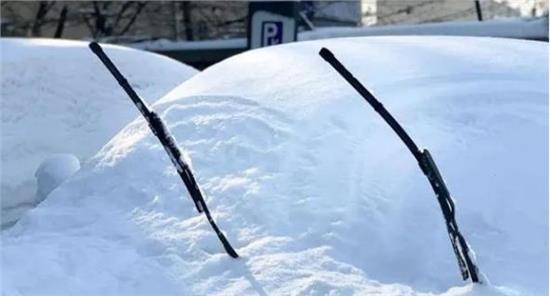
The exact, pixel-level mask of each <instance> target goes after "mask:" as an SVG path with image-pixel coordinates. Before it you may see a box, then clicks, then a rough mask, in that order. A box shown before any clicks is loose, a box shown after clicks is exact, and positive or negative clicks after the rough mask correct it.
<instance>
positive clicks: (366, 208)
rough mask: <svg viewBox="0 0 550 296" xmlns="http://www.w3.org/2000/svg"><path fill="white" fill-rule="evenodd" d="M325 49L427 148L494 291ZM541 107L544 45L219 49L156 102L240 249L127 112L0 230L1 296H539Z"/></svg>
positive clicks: (542, 276)
mask: <svg viewBox="0 0 550 296" xmlns="http://www.w3.org/2000/svg"><path fill="white" fill-rule="evenodd" d="M323 46H325V47H327V48H329V49H331V50H332V51H333V52H334V53H335V55H336V56H337V57H338V58H339V59H340V60H341V61H342V62H343V63H344V64H345V65H346V66H347V67H348V68H349V69H350V71H352V72H353V73H354V74H355V75H356V77H357V78H358V79H359V80H361V81H362V82H363V83H364V84H365V85H366V86H367V87H368V88H369V89H370V90H371V91H372V92H373V93H374V94H375V95H376V96H377V97H378V98H379V99H380V100H381V101H382V102H383V103H384V104H385V106H386V107H387V108H388V109H389V110H390V112H392V113H393V114H394V116H395V117H396V118H397V119H398V120H399V121H400V122H401V123H402V124H403V126H404V127H405V129H406V130H407V131H408V132H409V133H410V134H411V136H412V137H413V138H414V139H415V140H416V141H417V143H418V144H419V146H421V147H422V146H425V147H428V148H429V149H430V151H431V152H432V154H433V156H434V158H435V160H436V162H437V163H438V165H439V167H440V170H441V171H442V173H443V176H444V177H445V178H446V181H447V183H448V186H449V189H450V191H451V193H452V194H453V196H454V197H455V200H456V206H457V214H458V218H457V220H458V223H459V226H460V227H461V230H462V232H463V234H464V235H465V236H466V238H467V239H468V240H469V243H470V244H471V246H472V248H473V250H474V251H475V252H476V254H477V259H478V263H479V267H480V269H481V271H482V272H483V273H484V274H486V275H487V276H488V278H489V279H490V281H491V283H492V284H493V285H494V286H498V287H499V288H495V287H487V286H485V287H472V286H471V285H466V284H465V283H463V282H461V281H460V278H459V274H458V269H457V266H456V261H455V258H454V255H453V254H452V250H451V247H450V244H449V241H448V237H447V234H446V230H445V226H444V223H443V218H442V216H441V213H440V211H439V209H438V205H437V202H436V200H435V197H434V194H433V192H432V191H431V189H430V187H429V184H428V182H427V181H426V179H425V177H424V176H423V175H422V173H421V171H420V169H419V168H418V167H417V165H416V163H415V161H414V159H413V158H412V156H411V155H410V153H409V152H408V151H407V150H406V148H405V147H404V145H403V144H402V143H401V142H400V141H399V140H398V139H397V137H396V136H395V135H394V134H393V132H392V131H391V130H390V128H389V127H387V126H386V124H385V123H384V122H383V121H382V120H381V118H379V116H378V115H377V114H376V113H375V112H373V111H372V110H371V108H370V107H369V106H368V105H367V104H366V103H365V102H364V101H363V99H362V98H360V97H359V96H358V95H357V94H356V93H355V92H354V91H353V89H352V88H351V87H350V86H349V85H347V83H346V82H345V81H344V80H343V79H342V78H340V77H339V76H338V75H337V74H336V72H335V71H334V70H333V69H332V68H330V66H329V65H328V64H326V63H325V62H324V61H323V60H322V59H321V58H320V57H319V56H318V55H317V52H318V50H319V49H320V48H321V47H323ZM113 60H114V61H115V63H117V57H113ZM123 72H124V71H123ZM105 76H108V74H105ZM130 80H132V79H130ZM138 92H141V91H140V90H139V89H138ZM141 93H142V92H141ZM119 95H120V96H121V98H120V99H121V100H122V99H125V97H124V95H122V94H119ZM547 99H548V45H547V43H539V42H530V41H519V40H506V39H492V38H463V37H397V38H396V37H370V38H348V39H331V40H320V41H313V42H301V43H294V44H289V45H283V46H275V47H270V48H265V49H260V50H254V51H250V52H247V53H244V54H241V55H238V56H235V57H232V58H230V59H228V60H226V61H224V62H221V63H219V64H217V65H214V66H212V67H210V68H208V69H207V70H205V71H204V72H201V73H199V74H197V75H195V76H194V77H193V78H191V79H190V80H188V81H186V82H185V83H183V84H182V85H181V86H179V87H178V88H176V89H175V90H174V91H172V92H171V93H170V94H168V95H167V96H166V97H164V98H163V99H161V100H160V101H159V102H157V104H155V106H154V107H155V109H156V110H158V111H159V112H160V114H162V115H163V117H164V118H165V120H166V121H167V122H168V125H169V127H170V129H171V130H172V132H173V133H174V134H175V136H176V138H177V139H178V141H179V144H180V146H181V147H182V148H183V147H184V148H185V149H186V150H187V151H188V152H189V154H190V156H191V158H192V159H193V167H194V169H195V174H196V176H197V177H198V181H199V183H200V184H201V185H202V188H203V190H204V191H205V193H206V195H207V203H208V205H209V207H210V209H211V211H212V212H213V215H214V217H215V218H216V220H217V222H218V224H219V225H220V227H221V228H222V230H224V232H225V233H226V234H227V236H228V238H229V240H230V241H231V242H232V244H233V246H234V247H236V249H237V252H239V254H240V255H241V258H240V259H238V260H234V259H231V258H230V257H229V256H227V255H226V254H225V252H224V250H223V248H222V247H221V245H220V243H219V242H218V240H217V238H216V236H215V234H214V233H213V232H212V231H211V229H210V227H209V225H208V223H207V221H206V220H205V218H204V216H202V215H199V214H197V213H196V212H195V210H194V206H193V204H192V202H191V200H190V199H189V198H188V196H187V194H186V192H185V189H184V186H183V184H181V180H179V178H178V177H177V174H176V173H175V170H174V168H173V167H172V165H171V163H170V161H169V160H168V158H167V156H166V155H165V153H164V151H163V150H162V147H161V146H160V145H159V143H158V141H157V140H156V139H155V138H154V136H153V135H152V134H151V133H150V132H149V131H148V129H147V127H146V125H145V123H144V121H143V120H141V119H138V120H136V121H134V122H132V123H131V124H130V125H128V126H127V127H126V128H125V129H124V130H123V131H121V132H120V133H119V134H118V135H117V136H116V137H115V138H114V139H112V140H111V141H110V142H109V143H108V144H107V145H106V146H105V147H104V148H103V149H102V150H101V151H100V152H99V153H98V154H97V155H96V156H95V157H94V159H93V160H92V161H91V162H89V163H88V164H86V165H85V166H84V168H83V169H81V171H80V172H79V173H77V175H76V176H73V177H72V178H71V179H70V180H69V181H68V182H66V183H65V184H63V185H62V186H60V187H59V188H58V189H57V190H56V191H54V192H53V193H52V194H51V195H50V196H49V198H48V199H47V200H46V201H44V202H43V203H42V204H40V205H39V206H38V207H37V208H36V209H33V210H32V211H30V213H29V214H28V215H25V217H23V219H21V221H20V222H19V223H18V224H16V225H15V226H14V227H13V228H11V229H9V230H7V231H5V232H4V233H2V241H3V250H2V270H3V273H2V281H3V291H4V292H7V293H8V294H11V295H19V294H21V295H29V294H36V293H44V294H78V295H98V294H101V295H107V294H109V295H159V294H162V295H187V294H198V295H206V294H208V295H216V294H217V295H242V294H260V295H285V294H290V295H295V294H300V295H302V294H314V295H317V294H333V295H348V294H360V295H365V294H376V293H378V294H382V295H414V294H422V293H444V292H445V291H446V294H447V295H463V294H471V295H483V294H486V295H494V294H495V293H497V290H498V291H500V292H502V293H506V294H509V295H514V293H518V294H520V295H546V294H548V287H547V283H548V270H547V268H548V200H547V197H548V101H547ZM30 275H32V276H30Z"/></svg>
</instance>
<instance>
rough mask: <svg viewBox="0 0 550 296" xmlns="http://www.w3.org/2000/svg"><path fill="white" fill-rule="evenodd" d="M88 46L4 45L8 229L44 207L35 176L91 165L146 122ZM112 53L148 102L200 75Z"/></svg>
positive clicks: (127, 52) (150, 57) (145, 57)
mask: <svg viewBox="0 0 550 296" xmlns="http://www.w3.org/2000/svg"><path fill="white" fill-rule="evenodd" d="M87 45H88V43H87V42H82V41H69V40H57V39H29V38H25V39H21V38H1V39H0V52H1V62H0V65H1V68H2V73H1V82H2V90H1V97H2V100H1V110H2V111H1V117H2V121H1V127H2V135H1V145H2V161H1V163H2V165H1V170H2V183H1V193H2V194H1V195H2V198H1V204H2V212H1V213H2V220H1V222H2V227H5V226H9V225H11V224H13V223H14V222H15V221H16V220H17V219H18V218H19V216H20V215H21V213H22V212H24V211H26V210H27V209H28V208H31V207H33V206H34V205H35V203H36V202H38V201H39V200H40V199H41V198H39V197H36V196H35V193H36V181H35V178H34V173H35V171H36V170H37V169H38V167H39V165H40V163H41V162H42V161H43V160H44V159H46V158H48V157H50V156H52V155H55V154H58V153H64V154H67V153H68V154H74V155H75V156H77V157H78V158H79V159H80V161H82V162H83V161H86V160H87V159H88V157H90V156H93V155H94V154H95V153H96V152H97V151H98V150H99V149H100V148H101V147H102V146H103V145H104V144H105V143H106V142H107V141H108V140H109V139H111V138H112V137H113V136H114V135H116V134H117V133H118V132H119V131H120V130H121V129H122V128H123V127H124V126H125V125H127V124H128V123H129V122H131V121H132V120H133V119H134V118H136V117H137V116H138V114H139V113H138V112H137V111H136V110H135V108H134V107H133V106H132V104H131V102H130V101H129V100H128V99H127V98H126V97H125V96H124V93H123V91H122V90H121V89H120V87H119V86H118V84H117V83H116V81H115V80H114V79H113V78H112V77H111V76H110V75H109V74H108V72H107V70H106V69H105V68H104V67H103V65H101V63H99V62H98V61H97V58H96V57H95V56H94V55H93V53H92V52H91V51H90V50H89V49H88V47H87ZM105 50H106V52H107V53H108V54H109V55H111V56H112V57H113V59H115V60H116V63H117V65H118V66H119V67H120V69H121V71H123V72H124V73H125V74H126V75H127V76H128V79H130V80H131V82H132V85H133V86H134V87H135V88H136V90H138V91H139V92H140V94H141V95H142V96H143V97H144V99H145V100H147V101H148V102H155V101H156V100H157V99H159V98H160V97H161V96H163V95H165V94H166V93H168V92H169V91H170V90H171V89H172V88H174V87H175V86H177V85H178V84H180V83H181V82H183V81H185V80H186V79H188V78H189V77H191V76H193V75H194V74H195V73H197V71H196V70H195V69H193V68H191V67H189V66H186V65H184V64H182V63H179V62H177V61H175V60H172V59H169V58H166V57H163V56H160V55H156V54H153V53H148V52H144V51H137V50H133V49H128V48H124V47H119V46H109V45H108V46H106V49H105Z"/></svg>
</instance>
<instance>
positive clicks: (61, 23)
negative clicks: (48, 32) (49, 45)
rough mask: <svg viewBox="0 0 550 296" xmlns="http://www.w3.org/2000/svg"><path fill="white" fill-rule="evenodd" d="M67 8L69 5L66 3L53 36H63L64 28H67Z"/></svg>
mask: <svg viewBox="0 0 550 296" xmlns="http://www.w3.org/2000/svg"><path fill="white" fill-rule="evenodd" d="M67 10H68V9H67V5H64V6H63V9H61V13H60V14H59V20H58V21H57V28H56V29H55V34H54V35H53V38H61V36H63V29H65V21H66V20H67Z"/></svg>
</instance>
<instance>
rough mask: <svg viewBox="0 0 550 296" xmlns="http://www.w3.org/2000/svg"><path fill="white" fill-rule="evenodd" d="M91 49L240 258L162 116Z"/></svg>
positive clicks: (227, 247)
mask: <svg viewBox="0 0 550 296" xmlns="http://www.w3.org/2000/svg"><path fill="white" fill-rule="evenodd" d="M89 47H90V49H91V50H92V52H93V53H95V54H96V55H97V57H98V58H99V59H100V60H101V62H103V65H105V67H106V68H107V69H108V70H109V72H111V74H112V75H113V76H114V77H115V79H116V81H117V82H118V84H120V86H121V87H122V88H123V89H124V91H125V92H126V94H127V95H128V96H129V97H130V99H131V100H132V102H133V103H134V105H136V107H137V108H138V110H139V112H140V113H141V115H143V117H144V118H145V120H146V121H147V123H148V124H149V127H150V128H151V131H152V132H153V134H155V136H157V138H158V139H159V141H160V143H161V144H162V146H163V147H164V150H165V151H166V153H167V154H168V156H169V157H170V160H171V161H172V164H173V165H174V166H175V167H176V170H177V171H178V174H179V176H180V178H181V180H182V181H183V183H184V184H185V187H186V188H187V191H188V192H189V195H190V196H191V199H193V202H194V203H195V207H196V208H197V211H198V212H199V213H202V212H204V214H205V215H206V218H207V219H208V223H210V226H212V229H214V232H216V235H217V236H218V239H219V240H220V241H221V243H222V245H223V247H224V249H225V251H226V252H227V254H228V255H229V256H231V257H233V258H237V257H239V255H237V252H235V249H233V247H232V246H231V244H229V241H228V240H227V239H226V238H225V235H223V233H222V232H221V230H220V228H219V227H218V225H216V222H214V219H213V218H212V215H211V214H210V211H209V210H208V207H207V206H206V202H205V201H204V198H203V196H202V192H201V190H200V188H199V184H198V183H197V181H196V180H195V177H194V176H193V172H192V171H191V167H190V166H189V164H187V163H186V162H185V160H184V159H183V157H182V154H181V151H180V150H179V148H178V146H177V144H176V140H175V139H174V137H173V136H172V135H171V134H170V131H168V128H167V127H166V125H165V124H164V122H163V121H162V119H161V118H160V116H158V114H157V113H156V112H155V111H153V110H151V109H150V108H149V107H148V106H147V104H146V103H145V102H144V101H143V100H142V99H141V98H140V97H139V95H138V94H137V93H136V92H135V91H134V89H133V88H132V87H131V86H130V84H129V83H128V81H127V80H126V78H124V76H122V74H121V73H120V71H119V70H118V69H117V67H116V66H115V65H114V64H113V62H112V61H111V59H109V57H108V56H107V55H106V54H105V52H104V51H103V49H102V48H101V46H100V45H99V44H98V43H97V42H92V43H90V45H89Z"/></svg>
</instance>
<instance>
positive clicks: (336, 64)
mask: <svg viewBox="0 0 550 296" xmlns="http://www.w3.org/2000/svg"><path fill="white" fill-rule="evenodd" d="M319 55H321V57H322V58H323V59H324V60H325V61H327V62H328V63H329V64H330V65H331V66H332V67H333V68H334V69H335V70H336V71H337V72H338V73H339V74H340V75H341V76H342V77H344V79H346V81H347V82H348V83H349V84H351V86H353V88H354V89H355V90H356V91H357V92H358V93H359V94H360V95H361V96H362V97H363V98H364V99H365V100H366V101H367V102H368V103H369V104H370V105H371V106H372V107H373V108H374V110H375V111H376V112H377V113H378V114H380V116H382V118H383V119H384V120H385V121H386V122H387V123H388V125H389V126H390V127H391V128H392V129H393V131H394V132H395V133H396V134H397V136H399V138H400V139H401V140H402V141H403V143H405V146H407V148H408V149H409V150H410V151H411V153H412V154H413V156H414V158H416V160H417V161H418V165H419V166H420V169H422V172H423V173H424V174H425V175H426V177H427V178H428V181H429V182H430V185H431V186H432V189H433V191H434V192H435V195H436V197H437V201H438V202H439V206H440V207H441V211H442V213H443V217H444V218H445V224H446V226H447V232H448V233H449V238H450V240H451V244H452V246H453V250H454V253H455V256H456V259H457V261H458V266H459V268H460V273H461V275H462V279H463V280H467V279H468V278H470V279H471V280H472V282H474V283H479V282H480V279H479V275H478V274H479V272H478V268H477V266H476V263H475V261H474V259H473V258H472V256H471V254H470V247H469V246H468V243H467V242H466V239H465V238H464V236H462V234H461V233H460V231H459V229H458V225H457V224H456V217H455V205H454V201H453V199H452V197H451V195H450V193H449V190H448V189H447V186H446V185H445V181H443V178H442V177H441V174H440V173H439V170H438V168H437V166H436V164H435V162H434V161H433V158H432V156H431V155H430V152H429V151H428V150H427V149H423V150H420V149H418V146H417V145H416V144H415V143H414V141H413V140H412V139H411V137H410V136H409V135H408V134H407V132H406V131H405V130H404V129H403V127H401V125H400V124H399V123H398V122H397V120H395V118H394V117H393V116H392V115H391V114H390V113H389V112H388V110H387V109H386V108H385V107H384V105H382V103H380V102H379V101H378V100H377V99H376V98H375V97H374V96H373V95H372V94H371V93H370V92H369V91H368V90H367V89H366V88H365V87H364V86H363V85H362V84H361V83H360V82H359V81H358V80H357V79H356V78H355V77H354V76H353V75H352V74H351V73H350V72H349V71H348V70H347V69H346V68H345V67H344V65H342V63H340V61H338V59H336V57H335V56H334V54H333V53H332V52H330V51H329V50H328V49H326V48H322V49H321V51H319Z"/></svg>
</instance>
